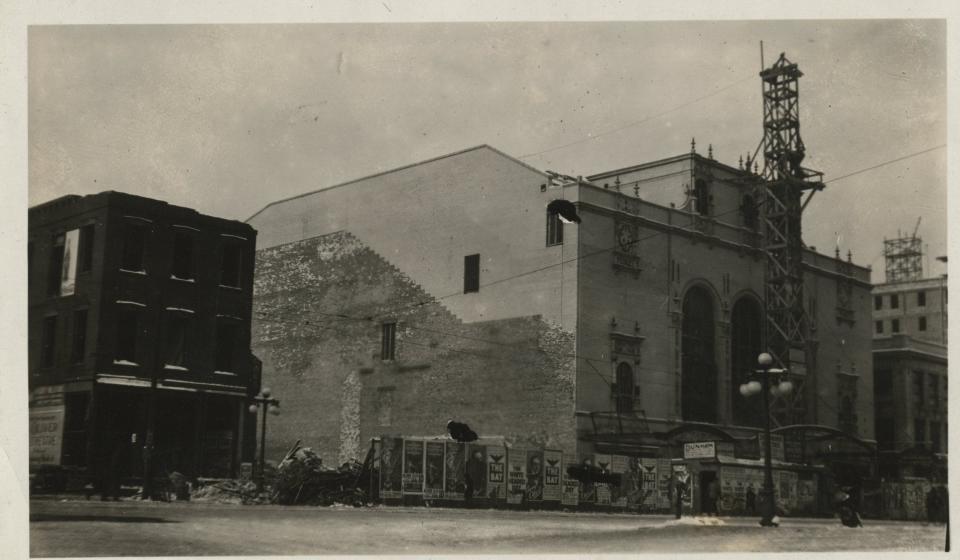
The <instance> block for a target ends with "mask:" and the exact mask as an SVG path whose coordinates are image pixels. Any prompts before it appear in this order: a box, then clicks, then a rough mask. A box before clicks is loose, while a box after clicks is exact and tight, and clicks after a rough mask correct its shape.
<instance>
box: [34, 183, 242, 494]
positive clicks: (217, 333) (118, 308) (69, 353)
mask: <svg viewBox="0 0 960 560" xmlns="http://www.w3.org/2000/svg"><path fill="white" fill-rule="evenodd" d="M255 243H256V232H255V231H254V230H253V228H251V227H250V226H249V225H247V224H244V223H241V222H236V221H231V220H225V219H220V218H215V217H211V216H205V215H202V214H199V213H198V212H196V211H195V210H191V209H188V208H182V207H178V206H172V205H169V204H167V203H165V202H161V201H158V200H152V199H148V198H143V197H139V196H132V195H128V194H123V193H119V192H104V193H100V194H96V195H90V196H83V197H81V196H75V195H71V196H65V197H61V198H58V199H56V200H53V201H50V202H47V203H45V204H40V205H38V206H34V207H32V208H30V210H29V306H30V311H29V386H30V462H31V465H33V466H35V467H39V466H42V465H61V466H65V467H71V468H77V469H82V470H84V471H85V472H87V473H90V474H95V473H97V472H98V471H102V469H106V468H112V469H115V470H119V471H120V472H119V474H121V475H123V476H132V477H139V476H141V475H142V463H141V460H142V453H141V448H142V446H143V443H144V437H145V435H146V431H147V410H148V408H149V407H148V402H149V401H148V397H149V394H150V391H151V382H152V381H153V380H156V391H157V393H156V394H157V400H156V402H157V409H156V410H157V414H156V432H155V433H156V438H155V445H156V457H157V459H156V460H157V463H156V464H157V466H158V471H157V472H158V474H162V473H164V472H170V471H174V470H177V471H180V472H182V473H184V474H186V475H188V476H190V477H195V476H201V475H205V476H230V475H232V474H235V473H236V472H237V470H238V463H239V461H240V459H241V457H242V455H243V450H244V449H245V448H246V449H247V454H248V455H249V454H250V448H251V446H252V445H253V442H252V437H250V436H248V437H247V438H246V440H244V437H245V436H244V433H245V431H247V429H245V426H246V425H249V424H252V420H248V419H247V418H246V416H247V415H248V413H246V412H245V410H246V399H247V396H248V393H250V391H252V390H254V389H255V387H256V385H257V384H258V382H259V381H258V371H257V366H256V362H255V360H254V358H253V356H252V355H251V353H250V312H251V301H252V300H251V296H252V288H253V264H254V262H253V261H254V246H255Z"/></svg>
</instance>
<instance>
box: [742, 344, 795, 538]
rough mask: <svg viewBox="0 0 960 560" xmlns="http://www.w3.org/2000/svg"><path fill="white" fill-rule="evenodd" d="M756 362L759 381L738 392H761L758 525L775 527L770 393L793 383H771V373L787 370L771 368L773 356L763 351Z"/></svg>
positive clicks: (788, 389) (785, 391)
mask: <svg viewBox="0 0 960 560" xmlns="http://www.w3.org/2000/svg"><path fill="white" fill-rule="evenodd" d="M757 363H758V364H759V365H760V369H758V370H756V372H755V373H756V375H757V377H759V378H760V381H756V380H752V381H749V382H747V383H744V384H743V385H741V386H740V394H741V395H743V396H745V397H749V396H751V395H755V394H757V393H762V394H763V417H764V430H763V433H764V441H763V447H764V450H763V451H764V453H763V488H762V489H761V490H760V498H761V499H760V508H761V510H760V515H761V517H760V525H761V526H763V527H776V526H777V524H776V523H774V521H773V518H774V516H775V515H776V512H777V508H776V503H775V502H774V492H773V463H772V460H771V453H770V395H774V396H778V395H786V394H788V393H790V392H791V391H793V383H791V382H790V381H788V380H782V381H779V382H778V383H771V379H770V376H771V375H782V374H785V373H786V372H787V371H786V370H784V369H779V368H772V367H770V366H772V365H773V356H771V355H770V354H767V353H766V352H764V353H763V354H760V356H759V357H757Z"/></svg>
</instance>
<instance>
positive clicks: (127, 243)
mask: <svg viewBox="0 0 960 560" xmlns="http://www.w3.org/2000/svg"><path fill="white" fill-rule="evenodd" d="M146 246H147V226H145V225H143V224H133V223H127V224H124V228H123V254H122V255H121V260H120V268H122V269H124V270H134V271H142V270H144V267H143V263H144V253H145V251H146Z"/></svg>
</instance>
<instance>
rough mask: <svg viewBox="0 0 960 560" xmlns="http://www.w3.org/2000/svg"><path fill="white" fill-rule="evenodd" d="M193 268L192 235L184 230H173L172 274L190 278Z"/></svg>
mask: <svg viewBox="0 0 960 560" xmlns="http://www.w3.org/2000/svg"><path fill="white" fill-rule="evenodd" d="M193 268H194V266H193V236H192V235H190V234H189V233H187V232H185V231H174V233H173V269H172V271H171V272H172V274H173V276H174V277H176V278H179V279H181V280H192V279H193V278H194V272H193Z"/></svg>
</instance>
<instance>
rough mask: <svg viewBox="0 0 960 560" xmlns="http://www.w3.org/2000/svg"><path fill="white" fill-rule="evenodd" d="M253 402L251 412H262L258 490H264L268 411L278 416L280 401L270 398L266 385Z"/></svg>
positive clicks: (249, 408) (250, 407)
mask: <svg viewBox="0 0 960 560" xmlns="http://www.w3.org/2000/svg"><path fill="white" fill-rule="evenodd" d="M252 400H253V403H252V404H251V405H250V406H249V407H248V408H247V410H249V411H250V414H257V413H260V465H259V466H258V468H257V492H258V493H259V492H263V479H264V464H265V463H264V453H265V451H266V448H267V412H269V413H270V414H273V415H274V416H277V415H278V414H280V401H279V400H278V399H273V398H270V389H268V388H266V387H264V388H263V389H262V390H261V391H260V394H259V395H257V396H255V397H253V398H252Z"/></svg>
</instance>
